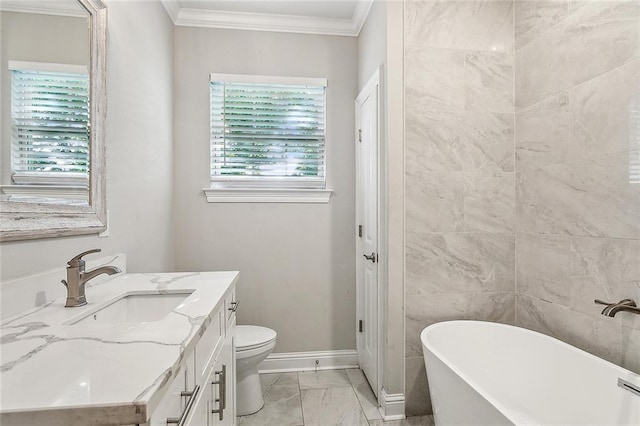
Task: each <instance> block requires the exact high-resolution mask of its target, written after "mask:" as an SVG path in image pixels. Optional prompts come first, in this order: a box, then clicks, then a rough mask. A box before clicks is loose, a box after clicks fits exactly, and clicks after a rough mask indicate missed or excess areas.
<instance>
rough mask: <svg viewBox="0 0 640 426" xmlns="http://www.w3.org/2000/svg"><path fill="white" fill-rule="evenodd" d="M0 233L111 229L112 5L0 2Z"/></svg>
mask: <svg viewBox="0 0 640 426" xmlns="http://www.w3.org/2000/svg"><path fill="white" fill-rule="evenodd" d="M0 19H1V21H0V31H1V34H0V43H1V46H0V58H1V63H0V67H1V69H0V84H1V85H0V99H1V102H2V104H1V116H0V138H1V139H0V241H14V240H27V239H37V238H51V237H59V236H70V235H81V234H94V233H98V232H101V231H103V230H105V229H106V199H105V170H104V126H105V116H106V92H105V81H106V31H107V28H106V25H107V11H106V7H105V5H104V4H103V3H102V2H101V1H100V0H2V2H0Z"/></svg>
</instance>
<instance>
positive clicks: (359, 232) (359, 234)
mask: <svg viewBox="0 0 640 426" xmlns="http://www.w3.org/2000/svg"><path fill="white" fill-rule="evenodd" d="M358 237H360V238H362V225H358Z"/></svg>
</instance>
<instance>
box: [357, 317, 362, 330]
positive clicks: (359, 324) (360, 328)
mask: <svg viewBox="0 0 640 426" xmlns="http://www.w3.org/2000/svg"><path fill="white" fill-rule="evenodd" d="M358 332H360V333H362V320H360V321H358Z"/></svg>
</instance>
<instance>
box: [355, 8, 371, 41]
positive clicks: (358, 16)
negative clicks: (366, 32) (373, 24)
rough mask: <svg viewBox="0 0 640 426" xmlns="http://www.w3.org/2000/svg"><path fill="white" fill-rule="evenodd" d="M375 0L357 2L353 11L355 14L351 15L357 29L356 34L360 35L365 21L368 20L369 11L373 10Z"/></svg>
mask: <svg viewBox="0 0 640 426" xmlns="http://www.w3.org/2000/svg"><path fill="white" fill-rule="evenodd" d="M373 2H374V0H366V1H362V0H361V1H358V2H357V3H356V8H355V10H354V11H353V16H352V17H351V21H352V22H353V23H354V24H355V26H356V28H357V31H356V34H355V36H356V37H357V36H358V35H360V30H362V26H363V25H364V22H365V21H366V20H367V16H369V12H370V11H371V6H373Z"/></svg>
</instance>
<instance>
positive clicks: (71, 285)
mask: <svg viewBox="0 0 640 426" xmlns="http://www.w3.org/2000/svg"><path fill="white" fill-rule="evenodd" d="M101 251H102V250H101V249H93V250H88V251H85V252H83V253H80V254H79V255H77V256H76V257H74V258H73V259H71V260H70V261H68V262H67V265H69V266H67V279H66V280H62V284H64V286H65V287H67V303H66V304H65V305H64V306H65V307H66V308H74V307H77V306H83V305H86V304H87V297H86V296H85V294H84V286H85V284H86V283H87V281H89V280H90V279H92V278H95V277H97V276H98V275H101V274H107V275H113V274H117V273H118V272H122V271H121V270H120V269H119V268H116V267H115V266H101V267H99V268H96V269H92V270H91V271H86V272H85V270H84V268H85V262H84V260H83V259H82V256H84V255H86V254H90V253H99V252H101Z"/></svg>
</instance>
